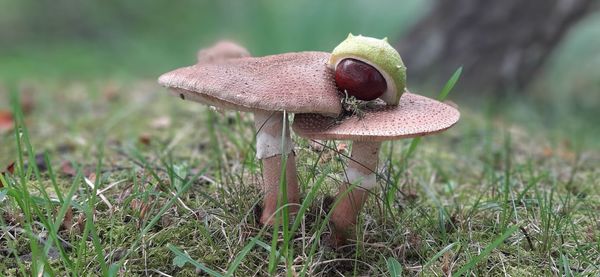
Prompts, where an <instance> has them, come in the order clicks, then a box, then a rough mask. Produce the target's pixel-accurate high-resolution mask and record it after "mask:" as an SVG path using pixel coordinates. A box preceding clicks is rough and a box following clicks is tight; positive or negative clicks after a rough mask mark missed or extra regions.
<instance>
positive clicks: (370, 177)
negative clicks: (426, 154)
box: [292, 92, 460, 246]
mask: <svg viewBox="0 0 600 277" xmlns="http://www.w3.org/2000/svg"><path fill="white" fill-rule="evenodd" d="M459 117H460V113H459V112H458V110H457V109H455V108H454V107H452V106H450V105H447V104H445V103H442V102H439V101H437V100H433V99H430V98H427V97H424V96H420V95H417V94H412V93H409V92H405V93H404V94H403V96H402V98H401V99H400V103H399V104H398V105H397V106H393V105H386V104H385V103H383V101H381V100H377V101H374V102H372V103H370V105H369V106H367V107H366V108H365V110H364V114H363V115H362V116H360V117H359V116H358V115H352V116H349V117H346V118H344V119H342V120H341V121H339V119H335V118H331V117H326V116H323V115H318V114H297V115H296V116H295V118H294V123H293V126H292V128H293V130H294V132H296V134H297V135H299V136H301V137H305V138H309V139H318V140H352V141H353V145H352V153H351V158H350V161H349V162H348V166H347V169H346V180H345V184H344V185H343V186H342V187H341V188H340V189H339V191H338V194H337V196H336V197H337V198H338V200H337V201H338V204H337V205H336V206H335V207H334V208H333V211H332V215H331V219H330V220H331V223H332V225H333V232H332V241H333V243H334V244H335V245H338V246H339V245H343V244H345V242H346V239H347V238H348V237H349V235H350V234H351V232H352V227H353V226H355V224H356V221H357V217H358V214H359V212H360V210H361V208H362V206H363V204H364V203H365V201H366V200H367V198H368V193H369V191H370V190H372V189H375V188H376V186H377V184H376V175H377V174H376V173H377V162H378V153H379V147H380V144H381V142H382V141H388V140H397V139H401V138H412V137H420V136H425V135H430V134H435V133H439V132H442V131H444V130H446V129H448V128H450V127H452V126H453V125H454V124H455V123H456V122H457V121H458V119H459ZM353 185H356V186H353ZM353 188H356V189H353ZM347 190H350V191H347Z"/></svg>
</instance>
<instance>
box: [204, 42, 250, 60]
mask: <svg viewBox="0 0 600 277" xmlns="http://www.w3.org/2000/svg"><path fill="white" fill-rule="evenodd" d="M244 57H250V52H248V50H247V49H246V48H244V47H243V46H241V45H239V44H237V43H235V42H232V41H229V40H221V41H218V42H217V43H215V45H213V46H211V47H209V48H204V49H200V50H199V51H198V53H197V54H196V58H197V61H198V62H199V63H210V62H220V61H224V60H228V59H237V58H244Z"/></svg>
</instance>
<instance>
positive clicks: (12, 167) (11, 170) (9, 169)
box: [0, 162, 15, 188]
mask: <svg viewBox="0 0 600 277" xmlns="http://www.w3.org/2000/svg"><path fill="white" fill-rule="evenodd" d="M6 173H10V174H13V173H15V162H12V163H10V164H9V165H8V166H7V167H6V170H4V171H2V173H0V174H2V175H6ZM2 187H4V185H2V183H1V182H0V188H2Z"/></svg>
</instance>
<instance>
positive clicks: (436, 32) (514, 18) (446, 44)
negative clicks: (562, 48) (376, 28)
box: [397, 0, 593, 93]
mask: <svg viewBox="0 0 600 277" xmlns="http://www.w3.org/2000/svg"><path fill="white" fill-rule="evenodd" d="M592 2H593V0H452V1H451V0H438V1H436V2H435V3H434V5H433V7H432V9H431V11H430V12H429V14H428V15H427V16H425V17H424V18H423V19H421V20H420V21H419V22H417V24H416V25H415V26H414V27H413V29H412V30H411V31H409V33H408V35H407V36H405V37H404V38H403V39H402V40H401V41H400V42H399V44H398V45H397V46H398V50H399V51H400V54H401V55H402V57H403V59H404V62H405V63H406V66H407V67H408V70H409V71H408V74H409V75H410V78H411V80H417V81H437V82H443V81H445V80H446V79H447V78H448V77H449V76H450V74H452V72H453V71H454V70H456V68H458V67H459V66H461V65H462V66H464V71H463V78H461V81H460V83H461V87H462V88H465V89H469V90H477V91H481V90H483V91H490V92H495V93H502V92H505V91H507V90H510V89H522V88H524V87H526V86H527V84H528V83H529V81H531V80H532V79H533V77H534V76H535V74H536V73H537V72H538V71H539V69H540V67H541V65H542V64H543V62H544V60H546V58H547V57H548V55H549V54H550V52H551V51H552V49H553V48H554V47H555V46H556V45H557V44H558V42H559V41H560V39H561V38H563V36H564V35H565V34H566V32H567V30H568V29H569V28H570V27H572V26H573V25H574V24H575V23H576V22H577V21H578V20H579V19H581V18H582V17H583V16H584V15H585V14H586V13H587V12H588V11H589V10H590V9H591V4H592Z"/></svg>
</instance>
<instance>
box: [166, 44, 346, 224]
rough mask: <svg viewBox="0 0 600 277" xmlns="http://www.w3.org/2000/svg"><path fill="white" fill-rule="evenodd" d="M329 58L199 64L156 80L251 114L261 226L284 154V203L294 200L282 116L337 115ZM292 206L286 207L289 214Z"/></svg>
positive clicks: (270, 210)
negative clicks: (260, 195)
mask: <svg viewBox="0 0 600 277" xmlns="http://www.w3.org/2000/svg"><path fill="white" fill-rule="evenodd" d="M329 56H330V54H329V53H326V52H299V53H286V54H280V55H272V56H265V57H258V58H254V57H242V58H235V59H224V60H221V61H219V62H209V63H202V62H201V63H198V64H196V65H192V66H189V67H184V68H180V69H176V70H174V71H171V72H168V73H165V74H163V75H162V76H160V78H159V79H158V82H159V83H160V84H161V85H163V86H165V87H168V88H170V89H171V90H172V91H173V93H174V94H176V95H178V96H179V97H180V98H181V99H185V100H191V101H196V102H200V103H204V104H207V105H211V106H216V107H218V108H222V109H230V110H236V111H242V112H252V113H254V120H255V126H256V129H257V134H256V157H257V158H258V159H260V160H262V163H263V191H264V199H263V213H262V215H261V218H260V221H261V223H263V224H272V223H273V222H272V220H273V214H274V213H275V212H276V210H277V201H278V192H279V183H280V177H281V176H280V175H281V174H280V173H281V168H282V166H281V163H282V160H283V159H282V156H283V155H289V156H288V157H289V158H287V163H286V174H285V177H286V185H287V187H286V188H287V190H286V191H287V202H288V203H293V204H295V203H298V202H299V188H298V179H297V175H296V163H295V155H294V152H293V151H292V149H293V143H292V141H291V138H290V133H289V128H288V119H287V116H286V115H287V113H317V114H323V115H326V116H337V115H338V114H340V112H341V110H342V108H341V104H340V101H339V94H338V91H337V88H336V86H335V82H334V81H333V72H332V71H331V70H329V69H328V68H327V67H326V63H327V59H328V58H329ZM282 136H283V137H282ZM282 138H283V139H282ZM297 208H298V207H297V206H295V207H294V206H291V207H290V209H289V211H290V212H295V211H296V210H297Z"/></svg>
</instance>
